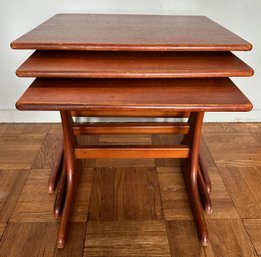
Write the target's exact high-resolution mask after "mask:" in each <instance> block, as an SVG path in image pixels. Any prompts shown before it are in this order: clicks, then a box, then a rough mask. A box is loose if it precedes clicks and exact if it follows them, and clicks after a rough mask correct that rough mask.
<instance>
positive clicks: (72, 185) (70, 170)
mask: <svg viewBox="0 0 261 257" xmlns="http://www.w3.org/2000/svg"><path fill="white" fill-rule="evenodd" d="M61 118H62V125H63V134H64V154H65V157H66V166H67V169H66V170H67V179H66V180H67V184H66V196H65V200H64V207H63V212H62V216H61V223H60V227H59V231H58V235H57V247H58V248H64V246H65V241H66V238H67V234H68V230H69V223H70V218H71V214H72V210H73V204H74V196H75V191H76V187H77V182H78V178H79V170H77V167H76V160H75V156H74V148H75V144H76V143H75V139H74V136H73V133H72V117H71V115H70V113H69V112H66V111H62V112H61Z"/></svg>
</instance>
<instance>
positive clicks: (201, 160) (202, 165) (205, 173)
mask: <svg viewBox="0 0 261 257" xmlns="http://www.w3.org/2000/svg"><path fill="white" fill-rule="evenodd" d="M198 163H199V167H200V170H201V174H202V177H203V179H204V181H205V184H206V187H207V191H208V193H210V192H211V181H210V178H209V175H208V171H207V165H206V163H205V161H204V158H203V157H202V154H200V153H199V158H198Z"/></svg>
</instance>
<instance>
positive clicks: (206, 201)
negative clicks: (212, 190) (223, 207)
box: [197, 166, 212, 214]
mask: <svg viewBox="0 0 261 257" xmlns="http://www.w3.org/2000/svg"><path fill="white" fill-rule="evenodd" d="M197 180H198V186H199V193H200V197H201V200H202V204H203V208H204V210H205V213H207V214H211V213H212V202H211V199H210V195H209V192H208V189H207V186H206V183H205V181H204V178H203V176H202V171H201V169H200V167H199V166H198V178H197Z"/></svg>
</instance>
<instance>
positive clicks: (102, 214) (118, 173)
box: [89, 168, 163, 221]
mask: <svg viewBox="0 0 261 257" xmlns="http://www.w3.org/2000/svg"><path fill="white" fill-rule="evenodd" d="M153 219H156V220H157V219H163V213H162V206H161V199H160V192H159V185H158V178H157V173H156V170H155V169H154V168H99V169H97V172H96V174H95V176H94V179H93V186H92V192H91V200H90V208H89V220H92V221H115V220H153Z"/></svg>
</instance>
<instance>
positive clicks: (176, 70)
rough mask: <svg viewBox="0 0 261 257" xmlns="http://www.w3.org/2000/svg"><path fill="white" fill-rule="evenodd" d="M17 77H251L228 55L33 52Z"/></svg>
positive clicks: (197, 53) (248, 69)
mask: <svg viewBox="0 0 261 257" xmlns="http://www.w3.org/2000/svg"><path fill="white" fill-rule="evenodd" d="M16 73H17V75H18V76H21V77H60V78H61V77H63V78H65V77H67V78H68V77H69V78H70V77H71V78H192V77H238V76H252V75H253V69H252V68H250V67H249V66H248V65H247V64H245V63H244V62H243V61H241V60H240V59H239V58H238V57H236V56H235V55H234V54H232V53H230V52H105V51H102V52H98V51H94V52H89V51H35V52H34V53H33V55H32V56H30V57H29V58H28V59H27V60H26V61H25V62H24V63H23V64H22V65H21V66H20V67H19V68H18V70H17V72H16Z"/></svg>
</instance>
